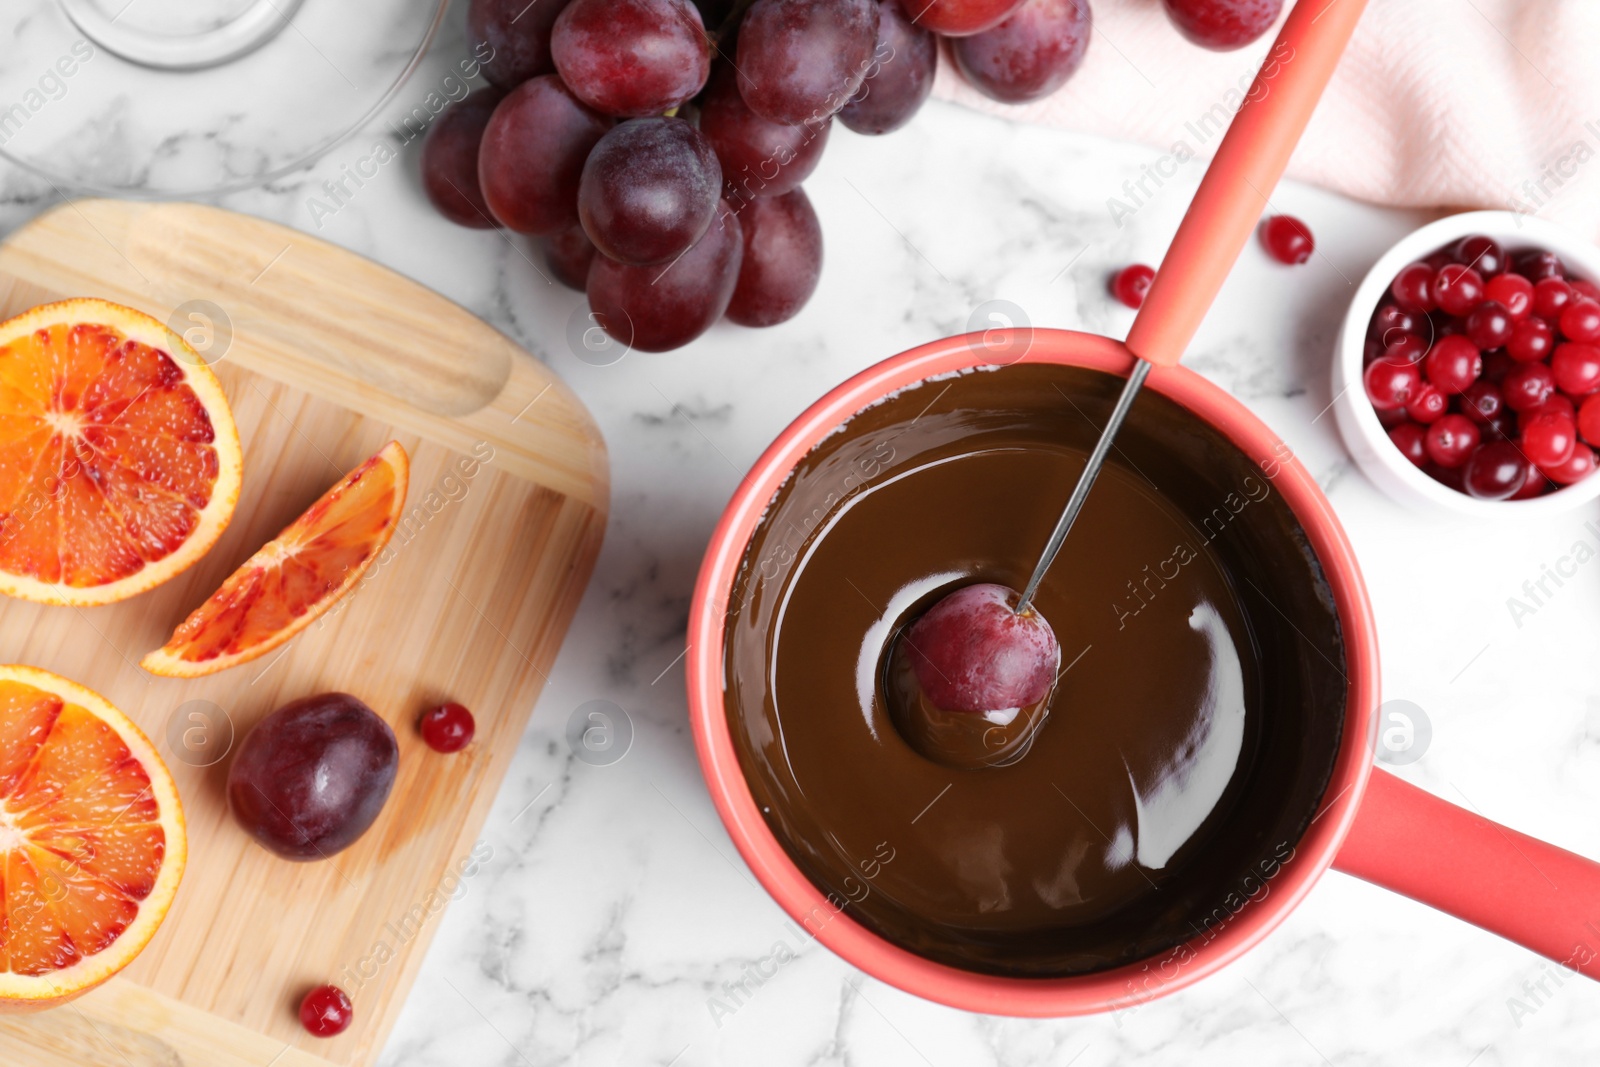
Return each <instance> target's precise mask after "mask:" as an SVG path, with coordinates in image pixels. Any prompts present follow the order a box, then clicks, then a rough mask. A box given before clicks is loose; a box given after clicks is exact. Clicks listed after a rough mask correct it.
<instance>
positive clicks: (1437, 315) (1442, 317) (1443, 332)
mask: <svg viewBox="0 0 1600 1067" xmlns="http://www.w3.org/2000/svg"><path fill="white" fill-rule="evenodd" d="M1428 325H1429V326H1430V327H1432V328H1433V336H1434V338H1435V339H1438V338H1440V337H1453V336H1455V335H1456V334H1458V333H1462V332H1463V331H1465V329H1466V323H1464V322H1463V321H1462V320H1460V319H1458V318H1456V317H1455V316H1454V315H1446V314H1445V313H1444V312H1442V311H1435V312H1434V313H1433V314H1432V315H1429V316H1428Z"/></svg>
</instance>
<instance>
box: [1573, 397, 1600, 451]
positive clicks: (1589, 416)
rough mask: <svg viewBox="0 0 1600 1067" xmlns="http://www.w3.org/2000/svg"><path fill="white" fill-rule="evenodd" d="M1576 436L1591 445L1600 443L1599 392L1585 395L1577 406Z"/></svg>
mask: <svg viewBox="0 0 1600 1067" xmlns="http://www.w3.org/2000/svg"><path fill="white" fill-rule="evenodd" d="M1578 436H1580V437H1582V438H1583V439H1584V440H1585V441H1588V442H1589V443H1590V444H1591V445H1594V444H1600V393H1597V394H1595V395H1594V396H1590V397H1585V398H1584V401H1583V403H1582V404H1580V405H1579V406H1578Z"/></svg>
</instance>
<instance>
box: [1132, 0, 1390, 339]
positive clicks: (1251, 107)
mask: <svg viewBox="0 0 1600 1067" xmlns="http://www.w3.org/2000/svg"><path fill="white" fill-rule="evenodd" d="M1365 6H1366V0H1299V2H1298V3H1296V4H1295V6H1294V10H1293V11H1291V12H1290V13H1289V17H1288V19H1287V20H1285V22H1284V24H1283V31H1282V32H1281V33H1279V34H1278V40H1277V42H1276V43H1275V44H1274V45H1273V46H1272V50H1271V51H1270V52H1268V53H1267V58H1266V59H1265V60H1264V61H1263V63H1262V65H1261V70H1260V71H1259V72H1258V73H1257V75H1256V80H1255V82H1254V83H1253V84H1252V85H1251V87H1250V92H1249V95H1248V96H1247V98H1246V101H1245V104H1244V106H1243V107H1241V108H1240V109H1239V113H1238V114H1237V115H1236V116H1234V119H1233V123H1232V125H1230V126H1229V127H1228V132H1227V135H1226V136H1224V137H1223V139H1222V144H1220V145H1219V146H1218V147H1217V154H1216V157H1215V158H1214V159H1213V160H1212V161H1211V166H1210V167H1208V168H1207V169H1206V175H1205V178H1204V179H1202V180H1201V182H1200V189H1199V191H1198V192H1197V193H1196V194H1195V198H1194V202H1193V203H1191V204H1190V205H1189V212H1188V214H1186V215H1184V217H1183V223H1182V224H1181V225H1180V226H1179V227H1178V233H1177V236H1175V237H1174V238H1173V240H1172V247H1171V248H1169V249H1167V255H1166V258H1165V259H1163V260H1162V261H1161V269H1160V270H1158V271H1157V272H1156V277H1155V282H1154V283H1153V284H1152V285H1151V286H1150V292H1149V293H1148V294H1147V295H1146V296H1145V298H1144V306H1143V307H1142V308H1141V309H1140V310H1139V316H1138V318H1136V319H1134V322H1133V329H1132V330H1131V331H1130V332H1129V334H1128V348H1129V349H1131V350H1132V351H1133V354H1134V355H1136V356H1138V357H1140V358H1141V359H1144V360H1148V361H1149V362H1151V363H1154V364H1156V365H1157V366H1172V365H1173V364H1176V363H1177V362H1178V361H1179V360H1180V359H1182V358H1183V353H1184V350H1185V349H1186V348H1188V347H1189V342H1190V341H1191V340H1192V339H1193V338H1194V332H1195V330H1196V329H1198V328H1199V326H1200V320H1201V319H1203V318H1204V317H1205V314H1206V312H1207V311H1208V310H1209V309H1210V307H1211V302H1212V301H1213V300H1215V299H1216V296H1217V291H1218V290H1219V289H1221V288H1222V281H1223V279H1224V278H1226V277H1227V276H1228V271H1229V270H1231V269H1232V267H1233V261H1234V260H1235V259H1237V258H1238V257H1239V250H1240V249H1241V248H1243V247H1244V243H1245V241H1247V240H1249V238H1250V233H1251V231H1252V230H1254V229H1255V225H1256V221H1257V220H1258V219H1259V218H1260V217H1261V212H1262V209H1264V208H1265V207H1266V206H1267V198H1268V197H1269V196H1271V195H1272V190H1273V188H1274V187H1275V186H1276V185H1277V184H1278V179H1279V178H1281V177H1282V176H1283V170H1284V168H1285V167H1286V166H1288V165H1289V156H1290V154H1291V153H1292V152H1293V151H1294V146H1295V144H1296V143H1297V142H1298V141H1299V140H1300V134H1301V133H1303V132H1304V131H1305V128H1306V123H1307V122H1308V121H1310V119H1311V112H1312V110H1313V109H1314V108H1315V107H1316V106H1317V101H1318V99H1320V98H1321V96H1322V90H1323V88H1324V87H1325V86H1326V85H1327V84H1328V79H1329V78H1330V77H1332V75H1333V68H1334V67H1335V66H1337V65H1338V62H1339V56H1340V55H1341V54H1342V53H1343V52H1344V47H1345V44H1346V43H1347V42H1348V41H1349V40H1350V34H1351V33H1352V32H1354V30H1355V26H1356V20H1357V19H1358V18H1359V17H1360V16H1361V10H1362V8H1364V7H1365Z"/></svg>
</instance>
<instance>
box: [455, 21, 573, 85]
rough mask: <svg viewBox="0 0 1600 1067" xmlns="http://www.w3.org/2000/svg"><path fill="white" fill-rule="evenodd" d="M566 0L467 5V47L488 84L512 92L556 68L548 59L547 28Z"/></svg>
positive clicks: (548, 37)
mask: <svg viewBox="0 0 1600 1067" xmlns="http://www.w3.org/2000/svg"><path fill="white" fill-rule="evenodd" d="M567 3H568V0H538V2H537V3H530V2H529V0H472V3H470V4H468V5H467V44H468V45H470V46H471V48H472V54H473V55H474V56H476V57H478V62H479V64H480V65H481V67H482V69H483V76H484V77H485V78H487V79H489V83H490V84H491V85H498V86H499V87H500V88H502V89H515V88H516V87H517V86H519V85H521V84H522V83H523V82H525V81H527V80H528V79H529V78H537V77H538V76H539V75H541V74H549V73H551V72H552V71H554V70H555V69H556V65H555V63H554V62H553V61H552V60H551V59H550V28H551V27H552V26H554V25H555V22H556V16H557V15H559V14H561V9H562V8H564V7H566V6H567Z"/></svg>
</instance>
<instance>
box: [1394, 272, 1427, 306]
mask: <svg viewBox="0 0 1600 1067" xmlns="http://www.w3.org/2000/svg"><path fill="white" fill-rule="evenodd" d="M1389 292H1390V293H1392V294H1394V302H1395V303H1396V304H1398V305H1399V306H1400V307H1402V308H1404V309H1405V310H1407V311H1416V312H1426V311H1432V310H1433V268H1432V267H1430V266H1428V265H1427V264H1426V263H1411V264H1408V265H1406V266H1404V267H1402V268H1400V273H1399V274H1396V275H1395V276H1394V281H1392V282H1390V283H1389Z"/></svg>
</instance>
